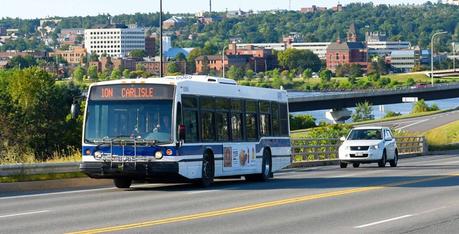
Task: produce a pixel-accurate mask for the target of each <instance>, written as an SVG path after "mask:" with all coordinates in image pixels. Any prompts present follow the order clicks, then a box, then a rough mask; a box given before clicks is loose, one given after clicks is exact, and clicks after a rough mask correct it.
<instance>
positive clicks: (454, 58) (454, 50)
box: [452, 42, 456, 72]
mask: <svg viewBox="0 0 459 234" xmlns="http://www.w3.org/2000/svg"><path fill="white" fill-rule="evenodd" d="M452 44H453V72H456V42H453V43H452Z"/></svg>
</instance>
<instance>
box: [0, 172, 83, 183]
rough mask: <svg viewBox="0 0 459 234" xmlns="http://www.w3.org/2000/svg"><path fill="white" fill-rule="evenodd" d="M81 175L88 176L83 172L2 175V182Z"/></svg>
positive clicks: (77, 176) (0, 178) (0, 180)
mask: <svg viewBox="0 0 459 234" xmlns="http://www.w3.org/2000/svg"><path fill="white" fill-rule="evenodd" d="M80 177H86V175H85V174H83V173H81V172H68V173H52V174H37V175H14V176H2V177H0V183H14V182H26V181H43V180H60V179H70V178H80Z"/></svg>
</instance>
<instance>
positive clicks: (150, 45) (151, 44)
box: [145, 36, 156, 57]
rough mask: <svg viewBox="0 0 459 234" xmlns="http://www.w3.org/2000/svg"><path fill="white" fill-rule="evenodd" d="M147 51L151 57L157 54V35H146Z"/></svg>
mask: <svg viewBox="0 0 459 234" xmlns="http://www.w3.org/2000/svg"><path fill="white" fill-rule="evenodd" d="M145 53H146V54H147V56H149V57H155V55H156V38H155V36H148V37H145Z"/></svg>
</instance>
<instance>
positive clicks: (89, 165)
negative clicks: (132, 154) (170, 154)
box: [80, 162, 183, 182]
mask: <svg viewBox="0 0 459 234" xmlns="http://www.w3.org/2000/svg"><path fill="white" fill-rule="evenodd" d="M80 170H81V171H82V172H83V173H85V174H87V175H88V176H89V177H91V178H98V179H99V178H119V177H129V178H132V179H134V180H150V181H158V182H161V181H176V180H179V179H183V177H182V176H180V175H179V165H178V162H136V163H134V162H124V163H122V162H112V163H110V162H83V163H81V164H80Z"/></svg>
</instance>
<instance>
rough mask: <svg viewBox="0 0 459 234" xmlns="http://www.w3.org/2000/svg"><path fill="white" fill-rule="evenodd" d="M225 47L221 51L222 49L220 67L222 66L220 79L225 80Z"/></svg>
mask: <svg viewBox="0 0 459 234" xmlns="http://www.w3.org/2000/svg"><path fill="white" fill-rule="evenodd" d="M226 47H227V46H226V45H225V46H223V49H222V66H223V70H222V71H223V72H222V77H223V78H225V49H226Z"/></svg>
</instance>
